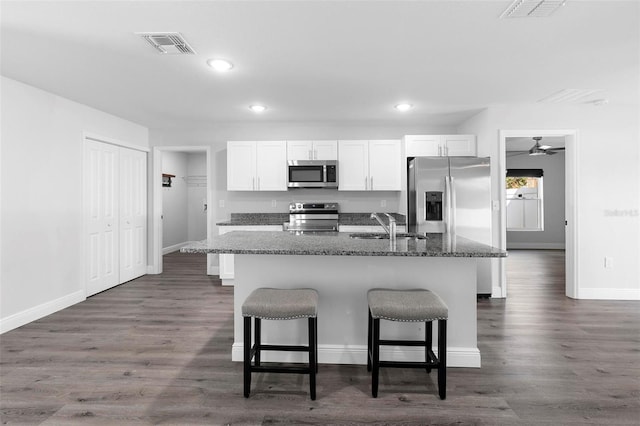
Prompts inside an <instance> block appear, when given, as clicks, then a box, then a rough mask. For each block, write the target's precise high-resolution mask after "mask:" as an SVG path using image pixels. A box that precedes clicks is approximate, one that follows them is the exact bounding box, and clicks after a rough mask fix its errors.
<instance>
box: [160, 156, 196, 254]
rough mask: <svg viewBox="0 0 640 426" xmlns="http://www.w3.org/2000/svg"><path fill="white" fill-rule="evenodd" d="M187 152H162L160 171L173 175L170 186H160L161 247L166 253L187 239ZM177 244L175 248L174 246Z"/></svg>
mask: <svg viewBox="0 0 640 426" xmlns="http://www.w3.org/2000/svg"><path fill="white" fill-rule="evenodd" d="M187 165H188V154H186V153H184V152H163V153H162V173H168V174H171V175H175V178H173V179H172V182H171V187H163V188H162V216H163V219H162V248H163V252H164V253H165V254H166V253H168V252H171V251H175V250H176V249H179V248H180V244H183V243H184V242H186V241H188V239H189V237H188V227H187V223H188V218H187V199H188V197H187V182H186V181H185V179H184V177H185V176H186V175H187ZM176 246H177V248H176Z"/></svg>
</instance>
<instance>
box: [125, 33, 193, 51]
mask: <svg viewBox="0 0 640 426" xmlns="http://www.w3.org/2000/svg"><path fill="white" fill-rule="evenodd" d="M136 34H137V35H139V36H140V37H142V38H143V39H145V40H147V41H148V42H149V44H150V45H152V46H153V47H154V48H155V49H156V50H157V51H158V52H160V53H162V54H164V55H193V54H194V53H196V52H195V51H194V50H193V49H192V48H191V46H189V43H187V42H186V40H185V39H184V38H183V37H182V35H180V33H136Z"/></svg>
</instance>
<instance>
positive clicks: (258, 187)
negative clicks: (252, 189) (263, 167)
mask: <svg viewBox="0 0 640 426" xmlns="http://www.w3.org/2000/svg"><path fill="white" fill-rule="evenodd" d="M258 191H260V176H258Z"/></svg>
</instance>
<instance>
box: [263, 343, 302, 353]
mask: <svg viewBox="0 0 640 426" xmlns="http://www.w3.org/2000/svg"><path fill="white" fill-rule="evenodd" d="M255 349H256V347H255V346H254V347H253V348H252V350H255ZM260 350H261V351H286V352H308V351H309V346H287V345H263V344H261V345H260Z"/></svg>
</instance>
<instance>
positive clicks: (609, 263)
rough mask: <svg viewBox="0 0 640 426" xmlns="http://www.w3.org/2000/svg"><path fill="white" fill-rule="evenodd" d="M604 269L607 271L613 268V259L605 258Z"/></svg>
mask: <svg viewBox="0 0 640 426" xmlns="http://www.w3.org/2000/svg"><path fill="white" fill-rule="evenodd" d="M604 268H605V269H612V268H613V257H606V256H605V258H604Z"/></svg>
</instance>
